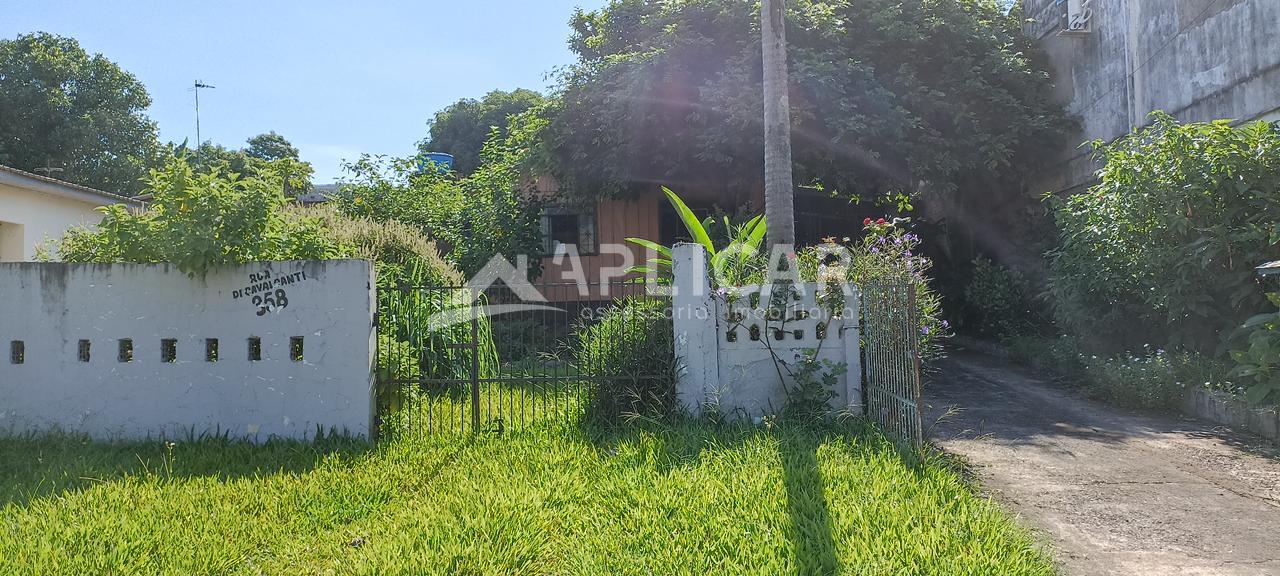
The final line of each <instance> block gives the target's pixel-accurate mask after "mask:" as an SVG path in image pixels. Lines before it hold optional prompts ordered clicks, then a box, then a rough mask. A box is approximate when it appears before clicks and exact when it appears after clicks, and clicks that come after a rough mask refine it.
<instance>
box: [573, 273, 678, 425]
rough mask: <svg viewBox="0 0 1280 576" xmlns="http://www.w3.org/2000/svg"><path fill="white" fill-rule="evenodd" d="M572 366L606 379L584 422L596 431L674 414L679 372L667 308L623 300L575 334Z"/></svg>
mask: <svg viewBox="0 0 1280 576" xmlns="http://www.w3.org/2000/svg"><path fill="white" fill-rule="evenodd" d="M578 342H579V347H578V350H577V357H576V361H577V363H578V365H580V366H583V367H584V368H585V370H586V371H588V372H589V373H592V374H596V375H598V376H601V377H607V378H608V379H607V380H603V381H601V382H599V383H595V384H593V385H592V386H591V396H590V398H589V400H588V403H587V412H586V416H587V418H588V420H589V421H591V422H592V423H594V424H595V425H598V426H611V425H615V424H619V423H623V422H627V421H629V420H633V419H635V418H659V419H663V418H667V417H669V416H671V415H673V414H675V413H676V412H677V411H678V405H677V404H676V389H675V378H676V373H677V371H678V369H679V366H678V365H677V361H678V360H677V359H676V357H675V339H674V337H673V335H672V324H671V315H670V308H669V302H667V301H665V300H662V299H658V298H647V297H638V298H627V299H624V300H622V301H620V302H618V303H616V304H615V305H614V307H612V308H610V309H609V311H608V312H607V313H606V314H605V315H604V317H603V318H600V319H599V321H597V322H596V323H594V324H592V325H590V326H585V327H583V328H582V329H581V331H580V332H579V334H578Z"/></svg>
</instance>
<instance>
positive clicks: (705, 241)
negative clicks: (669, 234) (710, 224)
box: [662, 186, 716, 254]
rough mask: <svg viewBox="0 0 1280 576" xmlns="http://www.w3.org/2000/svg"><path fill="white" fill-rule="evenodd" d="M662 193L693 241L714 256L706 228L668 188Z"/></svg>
mask: <svg viewBox="0 0 1280 576" xmlns="http://www.w3.org/2000/svg"><path fill="white" fill-rule="evenodd" d="M662 192H663V194H666V195H667V200H669V201H671V206H672V207H674V208H675V209H676V214H678V215H679V216H680V221H681V222H683V223H684V227H685V229H686V230H688V231H689V235H690V236H692V237H693V239H694V241H695V242H697V243H698V244H701V245H702V247H703V248H706V249H707V252H708V253H710V254H715V253H716V247H715V245H714V244H712V243H711V237H710V236H708V235H707V229H706V227H704V226H703V225H702V222H701V221H700V220H698V217H697V216H694V215H693V210H690V209H689V207H688V206H686V205H685V203H684V201H683V200H681V199H680V197H679V196H676V193H675V192H672V191H671V189H670V188H667V187H666V186H663V187H662Z"/></svg>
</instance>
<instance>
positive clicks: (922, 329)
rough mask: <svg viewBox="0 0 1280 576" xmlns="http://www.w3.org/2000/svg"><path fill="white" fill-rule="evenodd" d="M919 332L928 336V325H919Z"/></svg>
mask: <svg viewBox="0 0 1280 576" xmlns="http://www.w3.org/2000/svg"><path fill="white" fill-rule="evenodd" d="M920 333H921V334H924V335H925V336H928V335H929V327H928V326H921V327H920Z"/></svg>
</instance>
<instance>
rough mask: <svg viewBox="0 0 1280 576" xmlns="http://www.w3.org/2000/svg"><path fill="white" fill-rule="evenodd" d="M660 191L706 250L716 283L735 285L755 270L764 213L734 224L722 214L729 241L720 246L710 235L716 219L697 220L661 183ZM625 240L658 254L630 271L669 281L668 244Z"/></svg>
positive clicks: (691, 234)
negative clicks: (739, 223)
mask: <svg viewBox="0 0 1280 576" xmlns="http://www.w3.org/2000/svg"><path fill="white" fill-rule="evenodd" d="M662 192H663V193H664V194H666V195H667V200H668V201H670V202H671V207H672V208H674V209H675V211H676V215H678V216H679V217H680V222H681V223H683V224H684V227H685V230H686V231H687V232H688V233H689V237H690V238H692V239H693V241H694V242H695V243H698V244H701V245H702V247H703V248H705V249H706V250H707V254H708V256H709V258H710V262H711V270H712V273H713V275H714V278H715V281H716V283H717V285H720V286H734V285H740V284H743V283H745V282H746V280H747V277H748V276H750V275H751V274H752V273H753V272H754V271H756V268H757V266H756V264H757V263H758V261H759V258H758V257H759V254H760V244H761V243H762V242H763V241H764V237H765V232H766V231H767V230H768V227H767V226H766V224H765V219H764V215H757V216H755V217H754V218H751V219H750V220H748V221H746V222H745V223H743V224H741V225H737V226H735V225H733V224H732V223H731V222H730V221H729V217H728V216H726V217H724V221H723V224H724V229H725V232H726V233H725V238H727V239H728V243H727V244H726V245H724V246H723V247H717V246H716V244H715V242H714V241H713V240H712V234H711V233H712V229H713V228H714V227H715V226H716V224H717V223H716V221H715V219H713V218H706V219H703V220H698V217H697V216H695V215H694V214H693V210H690V209H689V206H688V205H686V204H685V203H684V201H683V200H681V199H680V196H678V195H677V194H676V193H675V192H672V191H671V189H670V188H667V187H665V186H664V187H663V188H662ZM627 241H628V242H631V243H632V244H636V245H637V246H642V247H644V248H648V249H650V250H653V251H654V252H655V253H657V254H658V257H656V258H650V259H648V261H647V262H646V264H645V265H644V266H635V267H633V268H631V270H630V271H631V272H635V273H639V274H646V275H650V274H651V275H655V276H657V277H658V280H659V281H664V282H670V281H671V277H672V270H671V248H670V247H668V246H663V245H661V244H658V243H657V242H654V241H652V240H645V239H643V238H627Z"/></svg>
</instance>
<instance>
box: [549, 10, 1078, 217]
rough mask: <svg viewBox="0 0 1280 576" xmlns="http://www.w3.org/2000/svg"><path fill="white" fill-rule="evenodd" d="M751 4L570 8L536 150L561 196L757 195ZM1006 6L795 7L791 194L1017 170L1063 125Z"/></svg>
mask: <svg viewBox="0 0 1280 576" xmlns="http://www.w3.org/2000/svg"><path fill="white" fill-rule="evenodd" d="M754 5H755V4H754V2H752V1H751V0H688V1H684V2H648V1H644V0H614V1H612V2H610V3H609V4H608V5H607V6H606V7H604V8H602V9H600V10H598V11H591V12H587V11H581V10H579V11H578V12H576V13H575V15H574V16H573V19H572V21H571V25H572V29H573V33H572V37H571V39H570V46H571V48H572V49H573V51H574V52H575V53H577V55H578V62H577V63H576V64H574V65H573V66H570V67H568V68H567V69H566V70H565V71H563V72H562V74H561V77H560V84H561V85H560V98H559V99H558V101H557V102H556V103H555V105H554V106H553V107H552V108H551V109H550V113H549V120H550V124H549V126H548V128H547V129H546V130H545V132H544V135H543V138H544V141H545V143H546V146H547V152H548V157H549V158H550V166H549V169H550V170H552V171H553V173H554V174H555V175H556V176H557V177H558V178H559V180H560V181H561V184H562V186H563V187H564V189H566V190H568V191H570V192H574V193H578V194H588V195H604V196H615V195H626V194H630V193H635V192H638V191H641V190H649V189H652V186H653V184H658V183H661V184H668V185H673V186H717V187H726V188H743V187H747V188H751V187H759V186H760V182H761V180H762V177H763V174H762V173H761V171H760V166H761V163H762V160H763V140H762V139H763V127H762V125H761V117H762V107H763V105H762V94H761V93H762V90H761V52H760V40H759V39H760V29H759V16H758V11H757V10H756V9H755V8H754ZM1020 24H1021V22H1020V20H1019V16H1018V14H1017V11H1016V10H1015V11H1014V13H1012V14H1010V13H1008V12H1007V11H1006V10H1005V9H1004V8H1003V7H1002V6H1001V5H1000V4H999V3H998V2H996V1H994V0H946V1H941V0H858V1H856V2H855V1H850V0H835V1H818V0H793V1H792V2H789V6H788V13H787V40H788V50H789V54H788V58H789V61H790V62H789V65H790V72H789V76H790V99H791V121H792V129H793V134H794V137H793V141H794V161H795V170H796V175H797V178H796V179H797V182H798V183H813V184H820V185H821V186H823V187H825V188H826V189H828V190H832V191H838V192H841V193H846V194H850V195H858V196H867V195H875V194H883V193H886V192H911V191H914V189H915V188H917V187H918V186H919V183H920V182H928V183H929V185H930V186H932V187H935V188H941V189H946V188H950V187H954V185H955V183H957V182H960V181H964V180H965V179H966V178H969V179H971V178H972V176H973V175H975V174H985V173H988V172H991V171H1003V172H1008V173H1014V174H1018V173H1022V172H1023V171H1025V170H1028V169H1031V168H1033V167H1034V166H1035V165H1036V163H1037V160H1039V159H1041V158H1043V157H1046V156H1047V155H1049V154H1051V153H1052V152H1054V151H1056V150H1057V149H1058V147H1059V146H1060V144H1061V143H1062V139H1063V138H1064V137H1065V135H1066V134H1067V133H1068V131H1069V130H1070V128H1071V121H1070V119H1069V118H1068V117H1067V116H1066V115H1065V114H1064V113H1063V112H1062V111H1061V109H1060V107H1058V106H1056V105H1055V104H1053V103H1052V101H1051V99H1050V89H1051V85H1050V82H1049V78H1048V75H1047V73H1046V72H1045V71H1044V70H1043V69H1042V67H1041V66H1040V65H1038V64H1037V62H1036V58H1035V55H1036V51H1035V48H1034V46H1033V44H1032V42H1031V40H1029V39H1027V38H1026V37H1024V36H1023V35H1022V34H1021V31H1020Z"/></svg>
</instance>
